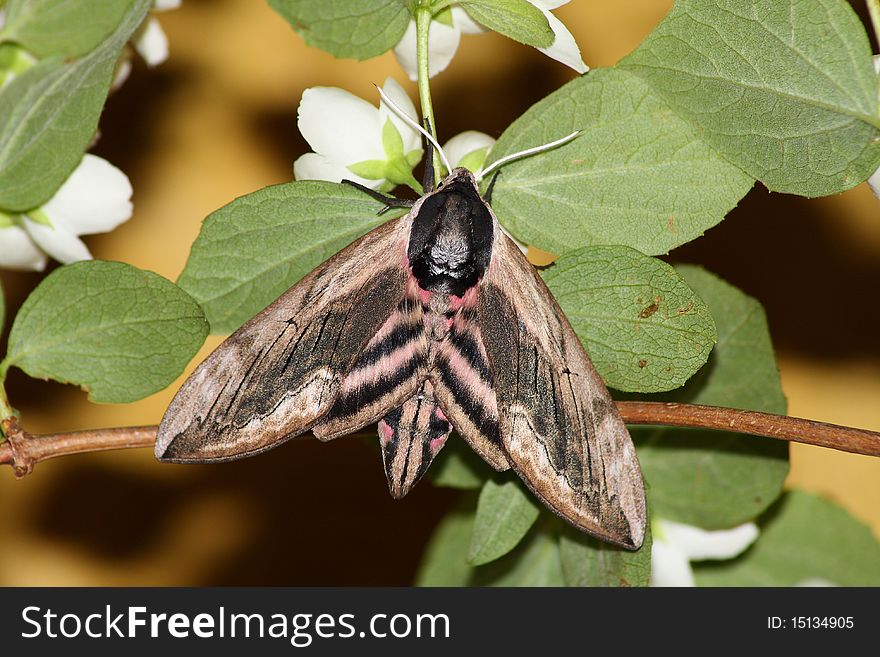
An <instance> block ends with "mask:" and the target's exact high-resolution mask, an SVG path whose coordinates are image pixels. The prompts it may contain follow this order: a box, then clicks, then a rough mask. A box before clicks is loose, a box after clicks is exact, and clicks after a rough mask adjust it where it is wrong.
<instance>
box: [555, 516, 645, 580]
mask: <svg viewBox="0 0 880 657" xmlns="http://www.w3.org/2000/svg"><path fill="white" fill-rule="evenodd" d="M652 542H653V540H652V537H651V524H650V523H648V527H647V531H646V533H645V542H644V543H643V544H642V547H641V548H639V549H638V550H636V551H635V552H632V551H630V550H624V549H622V548H619V547H616V546H614V545H609V544H608V543H604V542H602V541H600V540H598V539H595V538H593V537H592V536H587V535H586V534H584V533H582V532H579V531H577V530H576V529H574V528H572V527H566V528H565V530H564V531H563V532H562V535H561V536H560V537H559V557H560V560H561V563H562V576H563V579H564V580H565V584H566V586H647V585H648V582H649V581H650V579H651V544H652Z"/></svg>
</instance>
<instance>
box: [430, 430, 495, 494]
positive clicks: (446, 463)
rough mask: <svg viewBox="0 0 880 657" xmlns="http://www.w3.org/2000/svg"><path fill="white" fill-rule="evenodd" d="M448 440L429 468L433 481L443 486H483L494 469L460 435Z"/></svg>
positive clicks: (473, 487) (465, 487) (464, 487)
mask: <svg viewBox="0 0 880 657" xmlns="http://www.w3.org/2000/svg"><path fill="white" fill-rule="evenodd" d="M454 436H455V438H452V439H450V440H447V441H446V447H445V448H444V449H443V450H442V451H441V452H440V453H439V454H438V455H437V458H436V459H434V462H433V463H432V464H431V469H430V470H428V475H429V476H430V477H431V483H432V484H434V485H435V486H440V487H443V488H462V489H466V490H467V489H475V488H482V486H483V483H484V482H485V481H486V480H487V479H488V478H489V477H490V476H491V474H492V472H493V470H492V469H491V468H490V467H489V466H488V465H487V464H486V462H485V461H483V459H481V458H480V457H479V456H477V454H476V453H475V452H474V451H473V450H472V449H471V448H470V447H469V446H468V445H467V444H466V443H465V442H464V440H463V439H462V438H461V437H460V436H459V435H458V434H454Z"/></svg>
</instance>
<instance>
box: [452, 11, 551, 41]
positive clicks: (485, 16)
mask: <svg viewBox="0 0 880 657" xmlns="http://www.w3.org/2000/svg"><path fill="white" fill-rule="evenodd" d="M458 4H459V5H461V7H462V8H463V9H464V10H465V11H466V12H467V13H468V14H470V16H471V18H473V19H474V20H475V21H477V22H478V23H480V24H482V25H484V26H485V27H488V28H489V29H490V30H493V31H494V32H498V33H499V34H503V35H504V36H506V37H508V38H510V39H513V40H514V41H519V42H520V43H524V44H526V45H528V46H534V47H535V48H547V47H549V46H551V45H552V44H553V41H554V40H555V39H556V36H555V35H554V34H553V30H551V29H550V24H549V23H548V22H547V18H546V17H545V16H544V14H543V13H542V12H541V10H540V9H538V8H537V7H535V6H534V5H533V4H531V3H529V2H526V0H459V1H458Z"/></svg>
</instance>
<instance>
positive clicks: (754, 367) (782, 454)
mask: <svg viewBox="0 0 880 657" xmlns="http://www.w3.org/2000/svg"><path fill="white" fill-rule="evenodd" d="M678 271H679V273H680V274H681V275H682V276H683V277H684V279H685V281H687V282H688V284H689V285H690V286H691V287H692V288H693V289H694V290H696V292H697V293H698V294H699V295H700V296H701V297H703V299H705V300H706V302H707V304H708V305H709V309H710V310H711V311H712V316H713V317H714V318H715V325H716V327H717V330H718V343H717V345H716V347H715V350H714V351H713V352H712V354H711V356H710V357H709V362H708V363H707V364H706V366H705V367H704V368H703V369H702V370H701V371H700V372H699V373H698V374H697V375H696V376H695V377H693V378H692V379H691V380H690V381H688V383H687V384H686V385H685V386H684V387H683V388H682V389H681V390H679V391H676V392H675V393H674V394H671V395H665V396H663V397H661V399H666V400H671V401H679V402H689V403H694V404H708V405H712V406H727V407H731V408H742V409H750V410H756V411H765V412H768V413H785V408H786V403H785V396H784V395H783V394H782V388H781V386H780V382H779V372H778V371H777V369H776V360H775V358H774V355H773V346H772V344H771V342H770V335H769V332H768V329H767V320H766V317H765V315H764V310H763V308H762V307H761V304H759V303H758V302H757V301H756V300H755V299H752V298H751V297H748V296H746V295H745V294H743V293H742V292H740V291H739V290H737V289H736V288H734V287H733V286H731V285H729V284H727V283H725V282H724V281H722V280H721V279H719V278H717V277H716V276H714V275H712V274H710V273H708V272H706V271H704V270H702V269H700V268H698V267H690V266H684V267H678ZM631 433H632V435H633V438H634V439H635V440H636V446H637V447H638V453H639V461H640V463H641V465H642V471H643V473H644V475H645V480H646V482H647V485H648V487H647V491H648V498H649V504H650V507H651V509H652V513H653V514H654V515H656V516H659V517H663V518H669V519H670V520H676V521H678V522H683V523H687V524H691V525H697V526H699V527H704V528H706V529H721V528H726V527H732V526H734V525H738V524H741V523H743V522H746V521H748V520H751V519H752V518H754V517H755V516H756V515H758V514H759V513H761V512H762V511H763V510H764V509H766V508H767V507H768V506H769V505H770V504H771V503H772V502H773V501H774V500H775V499H776V498H777V497H778V496H779V494H780V493H781V492H782V484H783V482H784V480H785V477H786V475H787V473H788V459H787V456H788V444H787V443H786V442H784V441H780V440H774V439H772V438H761V437H754V436H745V435H742V434H736V433H727V432H720V431H703V430H688V429H667V428H657V429H648V428H644V429H633V430H632V431H631Z"/></svg>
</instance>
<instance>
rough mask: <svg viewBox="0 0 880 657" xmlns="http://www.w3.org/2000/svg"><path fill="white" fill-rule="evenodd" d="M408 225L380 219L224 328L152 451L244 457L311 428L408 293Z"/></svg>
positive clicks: (190, 458)
mask: <svg viewBox="0 0 880 657" xmlns="http://www.w3.org/2000/svg"><path fill="white" fill-rule="evenodd" d="M408 234H409V225H408V223H407V217H406V216H405V217H401V218H399V219H395V220H392V221H389V222H387V223H385V224H382V225H381V226H379V227H378V228H375V229H374V230H372V231H371V232H369V233H367V234H366V235H365V236H363V237H362V238H360V239H359V240H357V241H356V242H354V243H353V244H351V245H350V246H348V247H347V248H346V249H344V250H343V251H341V252H339V253H338V254H337V255H335V256H334V257H333V258H331V259H330V260H328V261H327V262H325V263H324V264H322V265H321V266H319V267H318V268H317V269H315V270H314V271H313V272H312V273H311V274H309V275H308V276H306V277H305V278H304V279H302V280H301V281H300V282H299V283H297V284H296V285H294V286H293V287H292V288H291V289H289V290H288V291H287V292H285V293H284V294H283V295H282V296H281V297H279V298H278V299H277V300H276V301H275V302H274V303H272V304H271V305H270V306H268V307H267V308H266V309H265V310H263V311H262V312H261V313H259V314H258V315H256V316H255V317H254V318H253V319H251V320H250V321H248V322H247V323H246V324H245V325H244V326H242V327H241V328H240V329H238V331H236V332H235V333H233V334H232V335H231V336H229V337H228V338H227V339H226V340H225V341H224V342H223V343H222V344H221V345H220V346H219V347H217V349H215V350H214V352H213V353H211V355H210V356H208V358H207V359H205V361H204V362H203V363H201V364H200V365H199V367H198V368H197V369H196V370H195V372H193V374H192V375H191V376H190V377H189V378H188V379H187V380H186V382H185V383H184V384H183V386H182V387H181V388H180V390H179V391H178V392H177V394H176V395H175V397H174V399H173V400H172V402H171V404H170V406H169V407H168V409H167V411H166V412H165V416H164V417H163V419H162V423H161V424H160V426H159V433H158V436H157V439H156V448H155V452H156V457H157V458H159V459H161V460H164V461H174V462H202V461H224V460H231V459H236V458H243V457H245V456H251V455H254V454H257V453H259V452H262V451H264V450H267V449H270V448H272V447H274V446H276V445H277V444H279V443H280V442H282V441H284V440H286V439H288V438H292V437H293V436H296V435H297V434H300V433H302V432H304V431H307V430H309V429H310V428H312V426H313V425H314V424H315V423H316V422H317V421H318V420H320V419H321V418H322V417H323V416H324V415H325V414H326V413H327V412H328V411H329V410H330V409H331V408H332V406H333V403H334V402H335V400H336V399H337V397H338V396H339V391H340V387H341V384H342V382H343V380H344V378H345V376H346V375H347V374H348V372H349V370H350V369H351V367H352V365H353V364H354V361H355V359H356V357H357V356H358V354H360V352H361V351H362V350H363V348H364V346H365V345H366V344H367V343H368V342H369V341H370V340H371V339H372V338H373V336H374V335H375V334H376V332H377V331H378V330H379V328H380V327H381V326H382V324H383V323H384V322H385V321H386V320H387V318H388V317H389V316H390V315H391V314H392V313H393V312H394V311H395V309H396V308H397V307H398V305H399V304H400V302H401V300H402V299H403V298H404V294H405V290H406V285H407V280H408V278H409V274H408V272H407V270H406V267H405V265H404V261H403V258H404V248H405V244H406V239H407V237H408ZM394 254H396V255H397V257H396V258H395V257H389V256H390V255H394Z"/></svg>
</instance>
